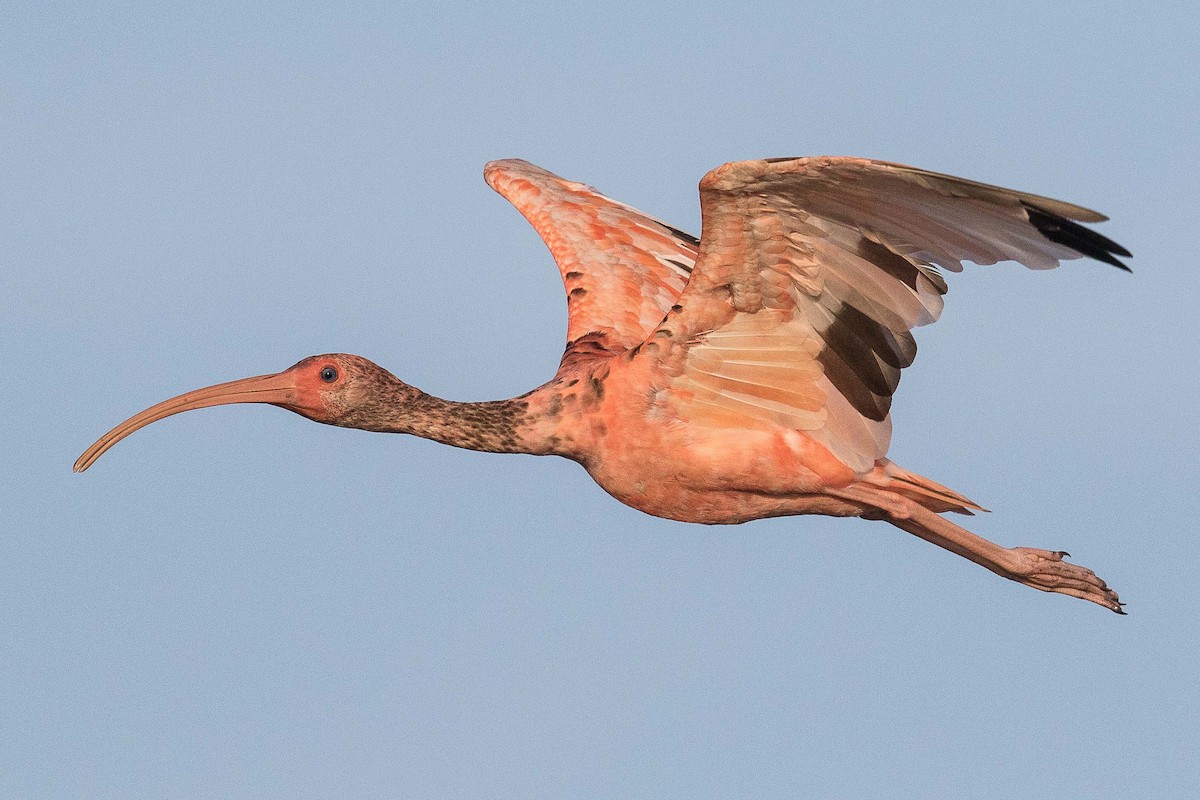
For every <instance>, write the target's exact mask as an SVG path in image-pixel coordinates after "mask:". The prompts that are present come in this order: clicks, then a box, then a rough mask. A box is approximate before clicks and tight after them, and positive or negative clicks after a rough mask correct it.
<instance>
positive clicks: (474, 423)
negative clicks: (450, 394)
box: [334, 374, 550, 454]
mask: <svg viewBox="0 0 1200 800" xmlns="http://www.w3.org/2000/svg"><path fill="white" fill-rule="evenodd" d="M531 421H532V420H531V414H530V413H529V402H528V400H527V399H526V398H516V399H514V400H496V401H491V402H486V403H457V402H454V401H452V400H443V399H441V398H440V397H434V396H433V395H430V394H426V393H425V392H422V391H421V390H419V389H416V388H414V387H412V386H409V385H408V384H406V383H403V382H401V381H399V380H397V379H396V378H394V377H392V376H391V375H387V374H384V375H379V376H377V377H375V380H373V381H372V382H371V385H370V391H368V392H365V393H364V396H363V397H362V398H361V400H360V401H359V402H356V403H353V404H352V406H351V408H350V409H349V410H348V411H347V412H346V413H345V414H343V415H341V416H340V417H338V418H337V419H336V420H335V421H334V424H336V425H341V426H344V427H347V428H361V429H363V430H368V431H379V432H381V433H409V434H412V435H414V436H420V437H421V438H423V439H432V440H433V441H435V442H441V443H443V444H449V445H453V446H455V447H465V448H467V449H468V450H482V451H485V452H489V453H537V454H541V453H547V452H550V448H549V446H548V443H547V442H545V441H541V440H542V439H543V438H544V437H541V436H539V435H538V433H537V431H535V430H534V427H536V426H533V425H531V424H530V423H531Z"/></svg>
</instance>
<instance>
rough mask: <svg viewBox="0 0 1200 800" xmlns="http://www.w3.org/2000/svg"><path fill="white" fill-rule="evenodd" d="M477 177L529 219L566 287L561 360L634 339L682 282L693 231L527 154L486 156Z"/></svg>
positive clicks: (692, 254) (620, 348)
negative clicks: (559, 173) (553, 170)
mask: <svg viewBox="0 0 1200 800" xmlns="http://www.w3.org/2000/svg"><path fill="white" fill-rule="evenodd" d="M483 176H484V179H485V180H486V181H487V182H488V185H489V186H491V187H492V188H493V189H495V190H496V191H497V192H499V193H500V194H502V195H503V196H504V197H505V198H506V199H507V200H508V201H509V202H510V203H512V204H513V205H514V206H516V207H517V210H518V211H520V212H521V214H522V215H523V216H524V217H525V219H527V220H529V222H530V224H532V225H533V227H534V229H535V230H536V231H537V232H538V235H539V236H541V237H542V240H543V241H544V242H545V243H546V246H547V247H549V248H550V252H551V254H552V255H553V256H554V260H555V261H556V262H557V263H558V269H559V271H560V272H561V273H562V279H563V286H564V287H565V288H566V291H567V313H568V320H567V356H565V357H564V359H565V358H567V357H570V356H571V354H572V352H575V351H594V350H603V351H608V352H613V353H616V352H624V351H625V350H628V349H629V348H631V347H633V346H635V345H637V344H638V343H639V342H641V341H642V340H643V339H645V338H646V336H647V335H648V334H649V333H650V331H652V330H653V329H654V326H655V325H657V324H658V323H659V322H661V321H662V318H663V315H664V314H666V313H667V309H668V308H670V307H671V305H672V304H673V303H674V302H675V300H676V299H677V298H678V297H679V294H680V292H682V291H683V287H684V285H685V284H686V283H687V282H688V278H689V277H690V275H691V271H692V265H693V264H694V263H695V261H696V251H697V247H698V245H699V241H698V240H697V239H696V238H695V237H693V236H689V235H688V234H686V233H684V232H683V231H680V230H677V229H675V228H672V227H671V226H670V225H667V224H665V223H662V222H659V221H658V220H656V219H654V218H652V217H649V216H647V215H645V214H643V213H642V212H640V211H638V210H636V209H633V208H630V207H629V206H627V205H624V204H622V203H618V202H616V201H615V200H610V199H609V198H607V197H605V196H604V195H602V194H600V193H599V192H597V191H596V190H595V189H593V188H591V187H590V186H586V185H584V184H582V183H575V182H573V181H568V180H564V179H562V178H560V177H558V176H557V175H555V174H553V173H551V172H547V171H546V170H544V169H542V168H541V167H536V166H534V165H533V164H530V163H529V162H527V161H521V160H519V159H508V160H504V161H492V162H490V163H489V164H488V165H487V166H486V167H484V170H483Z"/></svg>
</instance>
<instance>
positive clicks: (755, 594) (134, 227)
mask: <svg viewBox="0 0 1200 800" xmlns="http://www.w3.org/2000/svg"><path fill="white" fill-rule="evenodd" d="M427 5H428V4H421V7H418V6H417V5H415V4H414V5H405V4H392V3H381V4H377V5H360V6H355V7H353V8H351V7H347V6H346V5H345V4H341V3H330V4H310V5H306V6H305V7H304V8H303V9H298V8H297V6H296V4H292V3H281V4H265V5H255V6H253V7H247V6H246V5H245V4H243V3H203V4H179V5H168V4H158V3H154V4H140V3H120V4H107V3H102V4H87V5H73V4H53V3H37V4H17V6H15V7H13V6H9V7H8V8H7V10H6V12H5V14H4V17H5V22H4V24H3V25H2V26H0V344H2V346H3V352H4V353H5V355H6V356H7V361H6V364H5V369H4V385H5V388H4V391H3V392H0V420H2V422H0V425H2V426H3V442H4V448H5V455H6V458H5V459H4V467H3V470H4V473H3V480H2V481H0V508H3V510H4V522H3V525H2V527H3V534H2V536H0V720H2V722H3V724H0V796H3V797H8V798H79V797H89V798H205V797H213V798H215V797H221V798H241V797H247V798H248V797H255V798H289V799H303V798H328V797H355V798H384V797H389V798H390V797H479V798H508V797H547V798H551V797H553V798H633V797H647V798H649V797H654V798H689V799H694V798H765V797H806V798H810V797H811V798H848V797H854V798H889V800H891V799H893V798H927V797H954V798H991V797H997V798H1001V797H1014V796H1036V797H1138V798H1180V797H1188V796H1198V795H1200V767H1198V766H1197V763H1200V761H1198V759H1197V749H1198V748H1197V739H1198V730H1200V726H1198V725H1197V719H1198V714H1200V669H1198V668H1197V664H1196V646H1197V645H1196V642H1197V638H1198V634H1200V625H1198V623H1197V608H1196V598H1197V589H1198V586H1197V579H1196V571H1197V562H1198V561H1200V542H1198V538H1197V533H1196V529H1195V516H1194V508H1195V503H1196V500H1195V498H1196V496H1197V489H1196V483H1197V473H1198V470H1197V467H1198V466H1200V465H1198V463H1197V451H1198V450H1200V441H1198V439H1200V437H1198V435H1197V432H1196V425H1195V419H1194V418H1195V410H1196V400H1197V396H1198V395H1200V381H1198V379H1197V371H1196V367H1197V356H1196V322H1197V319H1196V301H1197V297H1198V296H1200V294H1198V290H1200V279H1198V278H1197V274H1198V270H1197V267H1196V264H1195V261H1196V255H1195V251H1196V244H1195V239H1196V234H1195V229H1196V219H1197V202H1196V198H1197V196H1198V194H1200V169H1198V167H1197V158H1196V143H1197V133H1198V130H1200V125H1198V124H1197V123H1198V121H1200V103H1197V89H1196V78H1195V69H1196V45H1195V41H1194V33H1195V31H1196V30H1197V28H1198V27H1200V20H1198V19H1197V15H1196V10H1195V8H1194V7H1192V6H1191V5H1189V4H1182V3H1180V4H1161V5H1156V4H1150V5H1149V6H1148V7H1139V8H1133V7H1130V6H1128V5H1127V4H1116V3H1107V4H1095V3H1072V2H1066V3H1044V2H1043V3H988V4H979V5H977V6H974V7H971V5H970V4H961V3H935V2H910V3H861V4H856V3H812V4H804V6H803V8H802V10H798V9H797V7H796V5H795V4H791V3H780V4H775V5H768V4H762V5H755V4H736V5H734V4H730V5H729V6H724V5H706V6H701V7H696V6H694V5H690V4H678V5H666V4H656V3H637V4H631V5H613V4H597V5H595V6H593V7H585V8H567V7H564V6H555V5H539V4H536V3H528V4H522V5H520V6H519V7H503V6H499V7H498V6H497V5H496V4H492V3H458V4H455V7H454V9H453V10H446V9H441V8H430V7H426V6H427ZM803 154H848V155H865V156H873V157H878V158H885V159H890V160H896V161H902V162H907V163H911V164H916V165H919V166H922V167H926V168H930V169H934V170H939V171H944V172H950V173H954V174H959V175H963V176H965V177H970V178H974V179H978V180H984V181H989V182H994V183H999V184H1002V185H1009V186H1013V187H1016V188H1021V189H1025V190H1028V191H1032V192H1037V193H1042V194H1048V195H1051V196H1055V197H1061V198H1063V199H1067V200H1071V201H1075V202H1078V203H1082V204H1084V205H1089V206H1093V207H1096V208H1099V209H1100V210H1102V211H1104V212H1106V213H1108V214H1109V215H1111V216H1112V217H1113V220H1114V221H1113V222H1112V223H1109V224H1107V225H1104V226H1102V228H1101V230H1102V232H1104V233H1105V234H1107V235H1110V236H1112V237H1114V238H1116V239H1117V240H1118V241H1120V242H1122V243H1123V244H1125V245H1126V246H1128V247H1129V248H1130V249H1132V250H1133V251H1134V252H1135V253H1136V256H1137V257H1136V258H1135V259H1134V260H1133V262H1132V266H1133V267H1134V273H1133V274H1132V275H1126V274H1123V273H1121V272H1119V271H1117V270H1115V269H1112V268H1110V267H1107V266H1104V265H1100V264H1096V263H1082V262H1072V263H1071V264H1069V265H1067V266H1066V267H1064V268H1062V269H1059V270H1057V271H1054V272H1050V273H1035V272H1030V271H1027V270H1024V269H1021V268H1019V267H1015V266H1013V265H999V266H995V267H988V268H975V269H968V271H967V272H966V273H964V274H962V275H953V276H951V293H950V296H949V298H948V301H949V302H948V305H947V312H946V314H945V316H944V318H943V320H942V322H940V323H939V324H938V325H936V326H934V327H932V328H928V329H924V330H922V331H920V332H919V342H920V345H921V348H922V350H921V355H920V357H919V359H918V361H917V364H916V365H915V366H914V367H913V368H912V369H910V370H909V371H908V372H907V373H906V377H905V380H904V383H903V384H902V387H901V391H900V394H899V396H898V401H897V403H896V406H895V408H894V415H895V419H896V435H895V438H894V441H893V448H892V456H893V457H894V459H895V460H896V461H897V462H899V463H901V464H903V465H904V466H906V467H909V468H911V469H914V470H916V471H919V472H922V473H924V474H926V475H929V476H930V477H932V478H934V479H935V480H938V481H942V482H944V483H946V484H948V485H949V486H951V487H953V488H955V489H958V490H960V491H962V492H964V493H965V494H967V495H968V496H970V497H972V498H974V499H976V500H978V501H980V502H981V503H983V504H984V505H986V506H988V507H990V508H991V509H993V511H994V513H993V514H990V515H985V516H982V517H978V518H976V519H974V520H972V521H971V525H972V528H973V529H974V530H975V531H977V532H978V533H980V534H982V535H985V536H988V537H989V538H993V539H995V540H997V541H999V542H1001V543H1003V544H1006V545H1018V544H1019V545H1029V546H1040V547H1048V548H1062V549H1066V550H1070V551H1071V552H1072V553H1074V554H1075V556H1076V560H1078V561H1079V562H1081V563H1083V564H1086V565H1088V566H1090V567H1093V568H1094V569H1095V570H1096V571H1097V572H1098V573H1099V574H1100V575H1102V576H1103V577H1105V578H1106V579H1108V580H1109V581H1110V582H1111V583H1112V584H1113V585H1114V586H1115V587H1116V588H1118V589H1119V591H1120V592H1121V595H1122V598H1123V599H1125V600H1126V601H1127V602H1128V603H1129V611H1130V616H1128V617H1126V618H1120V617H1117V616H1115V615H1113V614H1110V613H1108V612H1106V611H1104V610H1102V609H1100V608H1099V607H1096V606H1093V605H1090V604H1087V603H1083V602H1079V601H1074V600H1069V599H1067V598H1063V597H1058V596H1051V595H1046V594H1042V593H1039V592H1035V591H1031V590H1029V589H1026V588H1024V587H1021V586H1018V585H1016V584H1014V583H1010V582H1008V581H1004V580H1001V579H999V578H997V577H995V576H993V575H991V574H990V573H987V572H985V571H983V570H981V569H979V568H978V567H976V566H974V565H972V564H969V563H968V562H966V561H964V560H962V559H960V558H956V557H953V556H951V555H949V554H948V553H946V552H944V551H941V550H939V549H937V548H934V547H932V546H930V545H928V544H926V543H923V542H921V541H919V540H917V539H915V538H914V537H911V536H908V535H907V534H904V533H902V532H900V531H897V530H895V529H893V528H891V527H889V526H886V525H883V524H880V523H868V522H862V521H858V520H831V519H823V518H815V517H813V518H792V519H777V520H770V521H762V522H756V523H751V524H747V525H743V526H740V527H722V528H705V527H699V526H688V525H682V524H677V523H672V522H667V521H663V520H658V519H654V518H651V517H647V516H643V515H641V514H639V513H637V512H634V511H632V510H630V509H627V508H625V507H623V506H621V505H619V504H617V503H616V502H615V501H613V500H612V499H610V498H609V497H607V496H606V495H605V494H604V493H603V492H602V491H601V490H600V489H599V488H597V487H596V486H595V485H594V484H592V482H591V481H590V479H589V478H588V477H587V475H586V474H585V473H584V472H583V471H582V470H581V469H579V468H578V467H577V466H576V465H574V464H571V463H568V462H566V461H561V460H552V459H537V458H532V457H514V456H494V455H483V454H474V453H468V452H464V451H459V450H453V449H450V448H444V447H440V446H437V445H433V444H430V443H427V442H422V441H417V440H414V439H411V438H407V437H406V438H401V437H395V436H384V435H375V434H367V433H361V432H357V431H344V430H338V429H335V428H329V427H325V426H319V425H314V424H312V423H310V422H307V421H305V420H303V419H301V418H300V417H298V416H294V415H291V414H287V413H284V412H281V411H278V410H276V409H270V408H260V407H240V408H238V407H235V408H223V409H216V410H210V411H205V412H197V413H194V414H189V415H185V416H181V417H176V418H173V419H171V420H169V421H166V422H163V423H159V424H157V425H155V426H153V427H151V428H148V429H147V430H145V431H142V432H140V433H138V434H137V435H136V436H134V437H133V438H131V439H129V440H128V441H126V442H123V443H122V444H121V445H119V446H118V447H117V448H116V449H115V450H113V451H112V452H111V453H110V454H108V455H107V456H105V457H104V458H103V459H102V460H101V461H100V462H99V463H98V464H97V465H96V467H95V468H93V469H92V470H91V471H90V472H88V473H87V474H86V475H82V476H77V475H72V474H71V471H70V467H71V463H72V461H73V460H74V459H75V457H76V456H77V455H78V454H79V453H80V452H81V451H82V450H83V449H84V448H85V447H86V446H87V445H88V444H90V443H91V442H92V441H93V440H94V439H95V438H96V437H97V436H99V435H100V434H101V433H103V432H104V431H105V430H107V429H108V428H109V427H111V426H112V425H113V424H115V423H116V422H118V421H120V420H122V419H124V418H125V417H127V416H129V415H130V414H132V413H133V412H135V411H138V410H140V409H142V408H143V407H145V406H148V405H150V404H152V403H155V402H157V401H159V400H162V399H164V398H166V397H168V396H170V395H173V394H176V393H178V392H181V391H184V390H188V389H193V388H197V387H199V386H203V385H207V384H210V383H214V382H217V381H223V380H227V379H231V378H236V377H242V376H245V375H254V374H261V373H264V372H273V371H276V370H278V369H282V368H284V367H287V366H289V365H290V364H292V363H294V362H295V361H297V360H299V359H300V358H301V357H303V356H306V355H309V354H312V353H320V352H328V351H347V352H355V353H360V354H362V355H365V356H367V357H369V358H372V359H374V360H376V361H378V362H379V363H381V364H383V365H384V366H386V367H388V368H390V369H391V370H393V371H394V372H396V373H397V374H398V375H399V376H401V377H402V378H404V379H406V380H408V381H410V382H412V383H414V384H416V385H418V386H420V387H422V388H424V389H426V390H427V391H430V392H433V393H436V394H439V395H442V396H445V397H450V398H454V399H491V398H501V397H508V396H512V395H515V394H519V393H521V392H524V391H526V390H527V389H529V388H531V387H533V386H535V385H537V384H539V383H541V382H543V381H544V380H545V379H547V378H548V377H549V376H550V375H551V374H552V372H553V370H554V368H555V365H556V364H557V361H558V357H559V355H560V353H561V347H562V336H563V331H564V329H565V311H564V302H563V298H562V290H561V287H560V285H559V279H558V277H557V275H556V273H555V270H554V267H553V265H552V263H551V260H550V257H549V255H548V254H547V253H546V252H545V251H544V248H543V246H542V245H541V243H540V241H539V240H538V239H537V237H536V235H535V234H534V232H533V231H532V229H530V228H529V227H528V226H527V225H526V223H525V222H524V221H523V220H522V219H521V218H520V217H519V216H518V215H517V213H516V212H515V211H514V210H513V209H511V208H510V207H509V206H508V205H507V204H506V203H505V202H504V201H503V200H502V199H501V198H500V197H498V196H496V195H494V194H493V193H492V192H491V191H490V190H488V189H487V187H486V186H485V185H484V184H483V182H482V179H481V177H480V171H481V167H482V165H483V163H484V162H485V161H487V160H489V159H492V158H499V157H509V156H519V157H523V158H527V159H529V160H531V161H533V162H535V163H538V164H541V165H543V166H546V167H547V168H549V169H552V170H554V171H556V172H558V173H560V174H562V175H564V176H566V177H569V178H573V179H577V180H582V181H586V182H588V183H591V184H593V185H595V186H597V187H599V188H600V189H601V190H603V191H605V192H607V193H609V194H610V195H612V196H614V197H616V198H619V199H621V200H623V201H625V202H628V203H631V204H633V205H635V206H637V207H640V208H642V209H644V210H646V211H648V212H650V213H653V214H655V215H657V216H660V217H662V218H664V219H666V220H670V221H672V222H673V223H674V224H676V225H678V226H680V227H683V228H685V229H690V230H693V231H695V232H697V233H698V232H699V231H698V228H699V214H698V209H697V203H696V190H695V186H696V182H697V181H698V179H699V178H700V176H701V175H702V174H703V173H704V172H705V171H707V170H708V169H710V168H711V167H713V166H715V165H717V164H719V163H722V162H724V161H730V160H737V159H743V158H752V157H762V156H787V155H803Z"/></svg>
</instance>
